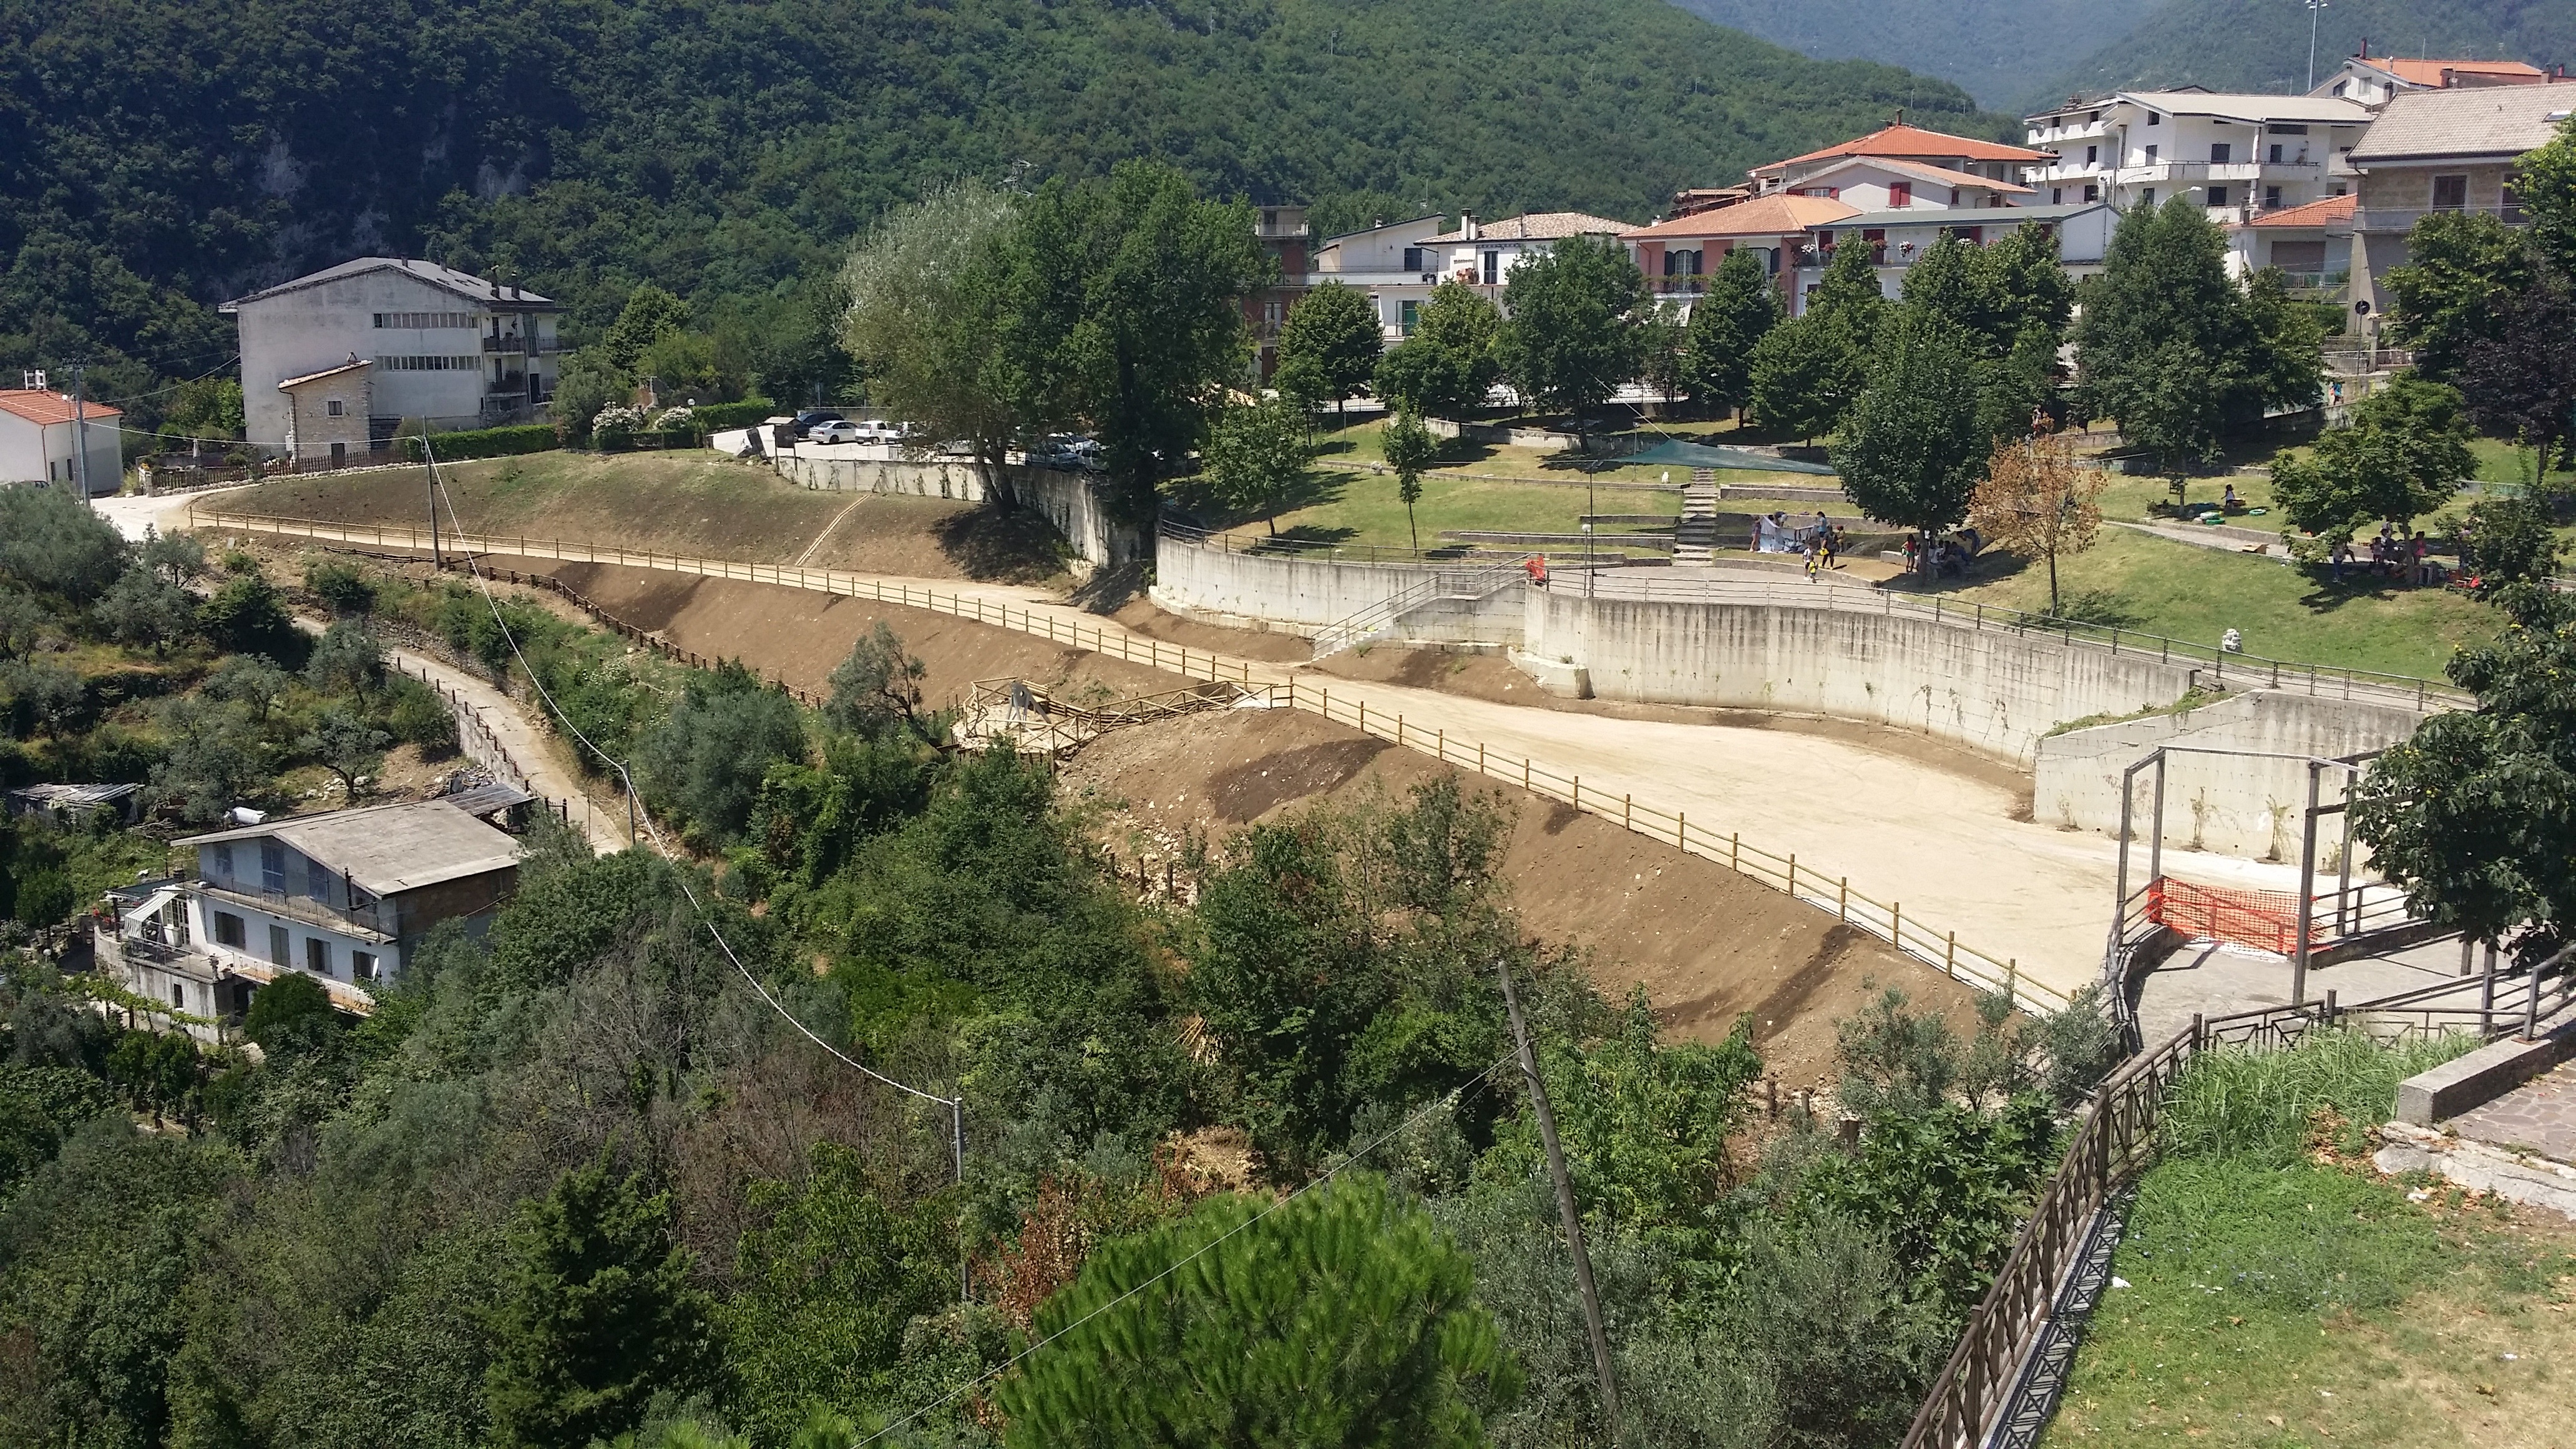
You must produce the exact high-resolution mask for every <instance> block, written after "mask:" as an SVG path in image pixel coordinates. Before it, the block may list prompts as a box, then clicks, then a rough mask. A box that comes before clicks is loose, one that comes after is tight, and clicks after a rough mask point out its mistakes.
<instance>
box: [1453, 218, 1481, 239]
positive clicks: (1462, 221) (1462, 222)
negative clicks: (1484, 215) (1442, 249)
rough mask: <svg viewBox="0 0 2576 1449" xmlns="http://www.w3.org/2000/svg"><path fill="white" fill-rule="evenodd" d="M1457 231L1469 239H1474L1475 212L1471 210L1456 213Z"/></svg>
mask: <svg viewBox="0 0 2576 1449" xmlns="http://www.w3.org/2000/svg"><path fill="white" fill-rule="evenodd" d="M1458 232H1459V235H1461V236H1464V237H1465V238H1466V239H1467V240H1469V241H1474V240H1475V239H1476V235H1477V233H1476V213H1474V212H1472V211H1462V212H1460V213H1458Z"/></svg>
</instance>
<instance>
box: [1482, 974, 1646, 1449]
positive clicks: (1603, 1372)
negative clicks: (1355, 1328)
mask: <svg viewBox="0 0 2576 1449" xmlns="http://www.w3.org/2000/svg"><path fill="white" fill-rule="evenodd" d="M1494 971H1495V974H1497V975H1499V976H1501V977H1502V978H1503V1010H1504V1011H1505V1012H1506V1013H1507V1014H1509V1015H1510V1017H1511V1021H1512V1042H1513V1044H1514V1046H1515V1047H1516V1048H1517V1050H1518V1055H1519V1057H1520V1059H1521V1075H1522V1076H1523V1077H1525V1078H1527V1079H1528V1081H1529V1090H1530V1111H1531V1112H1532V1114H1533V1115H1535V1116H1536V1117H1537V1118H1538V1140H1539V1145H1540V1146H1541V1147H1544V1148H1545V1149H1547V1171H1548V1175H1549V1176H1550V1177H1553V1178H1554V1179H1556V1215H1557V1218H1558V1220H1559V1221H1561V1222H1563V1223H1564V1224H1565V1246H1566V1249H1567V1251H1569V1252H1571V1253H1573V1254H1574V1286H1575V1288H1576V1289H1577V1290H1578V1291H1579V1292H1580V1293H1581V1294H1582V1297H1583V1328H1584V1331H1585V1332H1586V1333H1588V1334H1589V1335H1591V1338H1592V1370H1593V1372H1594V1373H1596V1374H1598V1375H1600V1377H1601V1429H1602V1435H1601V1437H1602V1439H1603V1441H1604V1442H1606V1443H1609V1444H1611V1445H1614V1446H1615V1445H1616V1444H1618V1442H1619V1384H1618V1380H1617V1379H1615V1378H1613V1377H1612V1376H1611V1372H1610V1334H1609V1331H1608V1330H1607V1329H1605V1328H1603V1327H1602V1324H1601V1294H1600V1292H1599V1290H1597V1289H1595V1288H1594V1287H1593V1286H1592V1255H1591V1254H1590V1253H1587V1252H1585V1251H1584V1248H1583V1218H1582V1215H1581V1214H1580V1213H1577V1212H1576V1211H1575V1208H1574V1179H1573V1178H1571V1177H1568V1176H1567V1175H1566V1172H1565V1149H1564V1147H1563V1146H1562V1145H1561V1144H1559V1143H1558V1141H1557V1137H1556V1111H1555V1109H1554V1108H1552V1107H1550V1106H1548V1103H1547V1083H1545V1082H1543V1081H1541V1080H1540V1079H1539V1074H1538V1055H1537V1053H1535V1052H1533V1051H1531V1050H1530V1039H1529V1027H1528V1026H1527V1025H1526V1024H1525V1023H1523V1022H1522V1020H1521V998H1520V993H1519V992H1517V991H1515V990H1513V989H1512V963H1511V959H1510V958H1509V957H1500V958H1497V959H1496V960H1495V962H1494Z"/></svg>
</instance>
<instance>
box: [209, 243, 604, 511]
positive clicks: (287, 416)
mask: <svg viewBox="0 0 2576 1449" xmlns="http://www.w3.org/2000/svg"><path fill="white" fill-rule="evenodd" d="M222 310H223V311H225V312H227V313H229V314H231V315H232V316H233V317H234V318H235V319H236V320H237V321H238V323H239V324H240V330H241V380H242V412H243V417H244V421H245V424H246V426H245V432H246V434H247V435H248V437H249V440H250V441H251V442H252V443H253V444H256V445H258V446H260V447H262V448H264V449H266V450H268V451H269V452H271V453H274V454H277V455H280V456H291V457H296V458H298V459H299V461H302V460H305V459H308V458H311V457H314V456H317V452H316V439H315V438H314V437H313V436H312V434H313V431H314V428H315V427H316V426H321V424H320V423H319V421H318V420H319V419H321V418H323V417H325V416H328V417H331V418H334V419H344V414H345V407H346V403H347V402H348V401H350V400H352V399H353V398H354V396H355V394H345V395H342V396H337V397H334V398H329V399H320V400H319V401H320V402H321V403H322V404H323V406H324V407H325V408H326V409H327V406H328V404H329V402H331V401H339V402H341V403H342V405H343V414H329V413H327V411H324V412H316V413H315V419H314V420H313V421H307V420H303V419H300V418H299V417H298V403H299V397H298V393H299V391H301V392H307V393H309V392H310V391H311V387H310V384H312V383H313V382H314V381H315V380H316V379H319V378H322V377H323V376H324V375H325V374H331V373H335V372H336V371H338V370H340V369H345V368H347V367H348V366H349V365H350V364H352V363H365V364H367V368H366V370H365V373H364V380H365V388H364V392H365V407H366V410H367V418H366V422H367V427H366V433H365V436H366V438H367V440H368V441H369V443H370V444H371V445H373V446H377V447H381V446H383V445H384V443H385V442H386V441H387V440H388V439H390V438H391V437H392V436H393V432H394V429H395V428H396V427H397V426H398V425H400V424H401V422H402V421H403V420H404V419H406V418H408V419H414V420H426V423H427V425H428V426H429V427H431V428H434V429H452V428H480V427H491V426H495V425H498V424H502V423H512V422H526V421H530V420H533V419H535V418H537V417H539V416H540V415H541V411H542V409H543V408H544V406H545V403H546V402H547V400H549V399H550V398H552V397H553V396H554V387H555V377H556V350H557V344H556V340H555V316H556V314H557V313H559V312H561V311H562V310H563V309H562V308H561V307H560V306H558V305H557V304H556V303H554V302H552V301H550V300H548V299H547V298H544V297H540V296H538V295H537V294H536V293H534V292H530V291H527V290H525V289H524V288H520V287H513V286H508V285H505V284H503V283H501V282H496V281H489V280H486V279H485V278H482V277H478V276H475V275H473V274H472V273H470V272H460V271H457V270H455V269H454V268H452V267H443V266H440V265H438V264H437V263H435V262H425V261H414V260H409V259H406V258H401V257H360V258H358V259H356V260H355V261H347V262H342V263H341V264H340V265H338V266H336V267H328V268H325V269H324V270H322V271H318V272H315V273H313V274H312V275H310V276H305V277H298V278H296V279H295V280H294V281H291V282H285V283H281V284H279V285H277V286H274V287H270V288H268V289H266V290H264V291H259V292H254V293H252V294H251V295H249V296H247V297H243V298H240V299H238V300H235V301H231V302H227V303H225V304H224V305H223V308H222ZM340 381H341V383H342V385H343V386H344V387H345V384H346V381H347V378H346V375H345V374H344V375H343V376H342V377H341V379H340ZM299 424H301V425H302V432H301V434H299ZM330 434H331V437H330V440H331V441H334V442H338V443H341V444H342V445H343V446H344V447H345V445H346V444H347V443H348V442H349V440H350V434H348V433H347V432H346V431H344V430H343V428H342V427H341V426H337V425H334V426H331V428H330Z"/></svg>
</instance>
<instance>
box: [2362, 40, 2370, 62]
mask: <svg viewBox="0 0 2576 1449" xmlns="http://www.w3.org/2000/svg"><path fill="white" fill-rule="evenodd" d="M2361 58H2362V59H2363V60H2368V59H2370V37H2369V36H2367V35H2365V36H2363V37H2362V38H2361Z"/></svg>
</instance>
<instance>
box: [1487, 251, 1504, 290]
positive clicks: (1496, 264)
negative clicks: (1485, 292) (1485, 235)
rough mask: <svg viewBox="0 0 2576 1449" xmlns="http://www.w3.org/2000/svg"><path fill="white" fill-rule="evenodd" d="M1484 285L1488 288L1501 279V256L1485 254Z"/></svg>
mask: <svg viewBox="0 0 2576 1449" xmlns="http://www.w3.org/2000/svg"><path fill="white" fill-rule="evenodd" d="M1484 275H1485V285H1486V286H1488V287H1490V286H1492V285H1494V284H1495V283H1496V282H1499V281H1501V280H1502V279H1503V254H1502V253H1501V252H1487V253H1485V257H1484Z"/></svg>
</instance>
